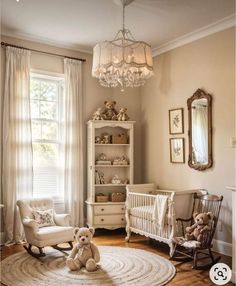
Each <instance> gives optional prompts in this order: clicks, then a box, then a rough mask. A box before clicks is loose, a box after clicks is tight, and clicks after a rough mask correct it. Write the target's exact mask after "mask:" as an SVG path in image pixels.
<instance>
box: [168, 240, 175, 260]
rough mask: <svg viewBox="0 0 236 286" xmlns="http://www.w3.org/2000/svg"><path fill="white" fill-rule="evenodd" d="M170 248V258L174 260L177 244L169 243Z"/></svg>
mask: <svg viewBox="0 0 236 286" xmlns="http://www.w3.org/2000/svg"><path fill="white" fill-rule="evenodd" d="M169 247H170V258H172V256H173V254H174V251H175V244H174V243H173V242H171V243H169Z"/></svg>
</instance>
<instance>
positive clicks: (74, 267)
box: [66, 258, 80, 271]
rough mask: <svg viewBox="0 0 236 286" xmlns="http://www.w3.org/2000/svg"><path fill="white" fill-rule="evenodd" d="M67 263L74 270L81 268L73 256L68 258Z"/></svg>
mask: <svg viewBox="0 0 236 286" xmlns="http://www.w3.org/2000/svg"><path fill="white" fill-rule="evenodd" d="M66 265H67V267H68V268H69V269H70V270H72V271H75V270H79V269H80V266H79V267H78V265H77V264H76V263H75V262H74V260H73V259H72V258H69V259H67V260H66Z"/></svg>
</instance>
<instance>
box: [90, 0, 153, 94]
mask: <svg viewBox="0 0 236 286" xmlns="http://www.w3.org/2000/svg"><path fill="white" fill-rule="evenodd" d="M132 1H133V0H120V2H121V4H122V7H123V27H122V29H121V30H119V31H118V32H117V34H116V36H115V38H114V40H112V41H104V42H101V43H98V44H96V46H95V47H94V48H93V68H92V76H93V77H96V78H98V79H99V83H100V84H101V85H102V86H105V87H116V86H121V90H122V91H123V90H124V88H125V87H138V86H142V85H144V83H145V82H146V80H147V79H148V78H149V77H151V76H152V75H153V62H152V51H151V46H150V45H148V44H147V43H145V42H143V41H136V40H135V39H134V37H133V36H132V34H131V32H130V31H129V30H128V29H126V28H125V7H126V6H127V5H128V4H130V3H131V2H132Z"/></svg>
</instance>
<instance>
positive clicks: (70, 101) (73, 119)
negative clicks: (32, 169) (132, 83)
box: [64, 59, 84, 226]
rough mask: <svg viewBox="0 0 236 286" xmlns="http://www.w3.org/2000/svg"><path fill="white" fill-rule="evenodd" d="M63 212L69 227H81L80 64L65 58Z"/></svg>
mask: <svg viewBox="0 0 236 286" xmlns="http://www.w3.org/2000/svg"><path fill="white" fill-rule="evenodd" d="M64 72H65V196H64V197H65V209H66V212H68V213H69V214H70V215H71V217H72V225H74V226H82V225H83V224H84V195H83V192H84V190H83V153H84V150H83V122H82V120H83V116H82V64H81V62H80V61H76V60H72V59H65V60H64Z"/></svg>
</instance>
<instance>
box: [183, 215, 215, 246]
mask: <svg viewBox="0 0 236 286" xmlns="http://www.w3.org/2000/svg"><path fill="white" fill-rule="evenodd" d="M193 218H194V221H195V224H193V225H192V226H188V227H186V234H185V239H186V240H197V241H199V242H202V239H203V233H204V232H206V231H208V230H209V229H210V228H209V224H210V222H211V221H212V213H211V212H208V213H194V214H193Z"/></svg>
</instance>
